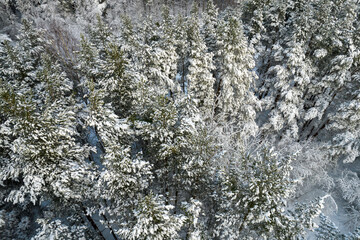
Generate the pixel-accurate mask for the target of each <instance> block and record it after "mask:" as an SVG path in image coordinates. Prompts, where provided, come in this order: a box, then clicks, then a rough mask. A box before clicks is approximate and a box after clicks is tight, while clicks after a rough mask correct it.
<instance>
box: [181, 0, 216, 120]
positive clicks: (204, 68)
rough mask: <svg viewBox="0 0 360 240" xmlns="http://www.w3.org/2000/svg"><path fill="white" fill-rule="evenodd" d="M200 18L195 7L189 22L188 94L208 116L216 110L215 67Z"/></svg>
mask: <svg viewBox="0 0 360 240" xmlns="http://www.w3.org/2000/svg"><path fill="white" fill-rule="evenodd" d="M198 22H199V17H198V11H197V7H196V6H195V7H194V9H193V11H192V15H191V18H190V20H189V21H188V24H189V25H188V26H189V27H188V29H187V41H188V45H189V56H188V59H187V61H188V62H189V66H188V72H187V75H186V79H187V83H188V94H189V95H190V96H191V99H192V100H193V101H194V102H195V104H196V106H197V107H198V108H199V109H200V110H201V111H202V112H206V113H207V114H211V112H212V111H213V110H214V101H215V94H214V84H215V79H214V77H213V76H212V73H211V72H212V70H214V65H213V63H212V53H208V52H207V47H206V45H205V42H204V40H203V37H202V35H201V34H200V26H199V23H198Z"/></svg>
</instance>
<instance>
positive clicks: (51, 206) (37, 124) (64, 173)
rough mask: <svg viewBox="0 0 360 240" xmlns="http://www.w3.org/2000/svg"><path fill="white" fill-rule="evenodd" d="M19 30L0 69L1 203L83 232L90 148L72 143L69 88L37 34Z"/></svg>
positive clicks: (72, 103) (91, 171)
mask: <svg viewBox="0 0 360 240" xmlns="http://www.w3.org/2000/svg"><path fill="white" fill-rule="evenodd" d="M24 26H25V27H24V29H23V33H22V34H21V35H20V39H21V40H20V41H19V42H18V43H17V44H15V45H14V46H10V45H7V46H6V48H7V50H6V51H5V53H6V54H5V56H6V57H5V58H3V61H1V63H0V64H1V65H0V66H1V78H2V83H1V84H2V90H3V92H1V101H0V102H1V109H2V112H4V115H5V118H6V120H5V121H4V122H2V124H1V131H0V132H1V135H2V136H1V148H2V149H4V150H5V151H4V156H2V161H1V170H0V171H1V176H2V178H1V181H2V182H3V183H5V184H7V186H8V187H9V188H11V191H10V192H9V193H8V195H7V196H6V201H8V202H10V203H12V204H14V205H16V204H23V207H24V208H25V209H28V211H29V212H31V208H34V209H36V208H38V207H39V206H40V205H42V209H41V211H40V212H39V213H38V214H41V215H43V216H41V217H42V218H44V219H47V220H48V221H53V220H55V219H59V218H67V219H68V222H67V224H69V225H74V226H75V225H77V226H84V220H85V219H86V213H85V212H84V211H83V209H82V204H83V203H84V202H85V201H86V199H88V196H87V195H86V194H85V192H88V193H89V192H91V188H89V187H90V186H92V185H93V183H94V182H93V176H95V175H96V172H94V169H93V167H92V166H91V164H89V163H88V162H86V159H87V157H88V156H89V152H90V149H91V148H90V147H89V146H87V145H84V144H82V143H81V142H80V141H79V138H78V137H79V134H78V132H77V129H76V127H77V125H78V122H77V117H76V112H77V107H78V106H77V105H76V101H75V99H74V98H73V95H72V82H71V81H69V79H67V78H66V75H65V74H64V73H63V72H62V69H61V66H60V65H59V64H57V63H56V60H55V59H53V58H52V57H51V56H48V55H46V54H45V53H44V51H42V49H44V48H45V47H46V45H45V44H44V43H45V41H44V39H43V38H42V36H41V34H40V33H39V32H38V31H35V30H34V29H32V27H31V25H30V23H24ZM30 46H31V47H30ZM15 52H17V53H19V54H16V57H15V55H14V54H13V53H15ZM14 63H17V64H14ZM7 66H13V71H12V72H9V71H7V70H8V69H7ZM4 70H5V71H4ZM16 182H17V184H15V185H13V184H12V183H16ZM30 202H31V203H30ZM60 202H61V204H60ZM45 212H46V214H45ZM71 219H72V220H71ZM75 219H77V220H75ZM79 219H80V220H79ZM43 227H45V228H46V226H45V225H43Z"/></svg>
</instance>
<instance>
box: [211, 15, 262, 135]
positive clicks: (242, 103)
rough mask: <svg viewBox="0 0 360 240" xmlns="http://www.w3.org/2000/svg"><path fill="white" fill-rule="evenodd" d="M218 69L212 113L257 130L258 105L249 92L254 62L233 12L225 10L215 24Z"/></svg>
mask: <svg viewBox="0 0 360 240" xmlns="http://www.w3.org/2000/svg"><path fill="white" fill-rule="evenodd" d="M217 30H218V34H219V36H220V39H221V42H219V54H218V55H219V59H218V61H219V64H220V65H219V69H217V71H218V79H217V83H216V89H215V97H216V103H215V105H216V109H215V114H217V115H218V116H219V117H221V118H225V119H227V120H229V119H231V120H236V121H237V122H238V123H239V124H240V125H242V126H245V125H246V129H247V131H248V133H250V134H254V133H255V132H256V130H257V125H256V123H255V117H256V110H255V109H257V108H258V107H259V103H258V101H257V98H256V97H255V95H254V93H253V87H254V80H255V78H256V75H255V73H254V72H253V71H252V69H253V68H254V66H255V63H254V60H253V58H252V55H251V54H252V50H251V49H250V48H249V46H248V43H247V40H246V38H245V36H244V33H243V30H242V25H241V24H240V21H239V19H238V18H237V15H236V14H235V13H233V12H231V11H230V10H229V11H227V12H226V14H225V16H224V18H223V19H222V21H221V25H220V26H218V29H217Z"/></svg>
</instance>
